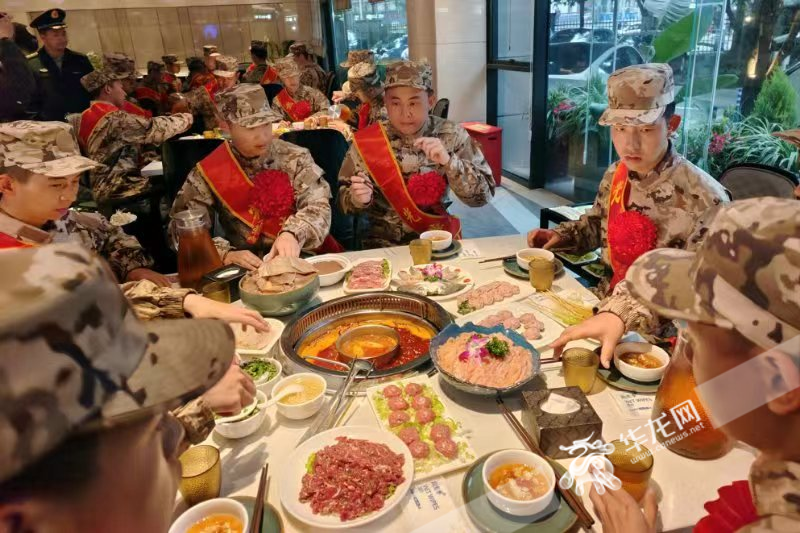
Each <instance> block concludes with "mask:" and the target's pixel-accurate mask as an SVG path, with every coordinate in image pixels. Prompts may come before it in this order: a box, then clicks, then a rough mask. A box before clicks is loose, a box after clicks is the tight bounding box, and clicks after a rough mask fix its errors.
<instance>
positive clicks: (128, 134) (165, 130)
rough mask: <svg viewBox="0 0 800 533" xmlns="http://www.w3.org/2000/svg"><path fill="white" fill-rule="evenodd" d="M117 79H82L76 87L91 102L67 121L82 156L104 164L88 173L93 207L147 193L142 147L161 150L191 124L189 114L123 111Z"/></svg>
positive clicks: (97, 75) (99, 74) (108, 74)
mask: <svg viewBox="0 0 800 533" xmlns="http://www.w3.org/2000/svg"><path fill="white" fill-rule="evenodd" d="M119 76H120V75H118V74H115V73H114V72H113V71H111V70H109V69H104V70H103V71H95V72H92V73H91V74H89V75H87V76H84V77H83V78H82V79H81V83H83V85H84V87H86V90H87V91H89V92H90V93H92V95H93V99H94V101H93V102H92V106H91V107H90V108H89V109H88V110H87V111H85V112H84V113H82V114H81V115H80V116H78V117H77V118H75V119H74V120H73V121H72V125H73V127H74V128H75V132H76V133H77V134H78V139H79V141H80V143H81V145H82V147H83V150H84V152H85V153H86V154H87V156H88V157H89V158H91V159H93V160H95V161H97V162H98V163H102V165H103V166H101V167H98V168H96V169H93V170H92V171H91V173H90V179H91V185H92V193H93V194H94V197H95V200H97V202H98V203H104V202H107V201H108V200H111V199H116V198H129V197H133V196H137V195H140V194H142V193H145V192H147V191H148V190H149V188H150V181H149V180H148V179H147V178H146V177H144V176H142V175H141V171H140V169H141V168H142V167H143V166H145V165H147V164H148V163H149V162H150V161H149V160H146V159H145V158H144V157H143V146H144V145H148V144H153V145H160V144H161V143H163V142H164V141H166V140H167V139H169V138H171V137H173V136H175V135H177V134H179V133H183V132H184V131H186V130H187V129H189V127H190V126H191V125H192V116H191V115H189V114H177V115H172V116H165V117H154V118H152V119H146V118H144V117H141V116H136V115H132V114H130V113H126V112H124V111H122V110H121V109H120V107H121V106H122V105H123V104H124V102H125V91H124V90H123V89H122V83H121V82H120V81H119ZM98 117H99V118H98ZM84 121H86V122H84ZM90 121H91V122H90Z"/></svg>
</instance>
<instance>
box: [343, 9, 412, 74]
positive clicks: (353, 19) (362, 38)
mask: <svg viewBox="0 0 800 533" xmlns="http://www.w3.org/2000/svg"><path fill="white" fill-rule="evenodd" d="M330 8H331V9H332V11H333V49H334V63H335V64H336V65H339V63H341V62H343V61H344V60H346V59H347V52H348V51H350V50H361V49H367V48H368V49H370V50H373V51H374V52H375V60H376V61H378V62H379V63H389V62H391V61H396V60H399V59H408V23H407V18H406V0H345V1H336V2H333V3H332V4H331V5H330ZM340 70H341V69H340ZM340 74H341V75H343V76H346V73H345V72H343V71H342V72H340Z"/></svg>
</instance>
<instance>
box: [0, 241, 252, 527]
mask: <svg viewBox="0 0 800 533" xmlns="http://www.w3.org/2000/svg"><path fill="white" fill-rule="evenodd" d="M0 271H2V272H3V276H2V279H0V309H2V310H3V312H0V354H2V357H0V397H2V398H3V409H2V412H0V427H2V428H3V431H0V514H2V516H5V517H8V516H13V517H14V518H13V519H12V521H14V522H15V523H16V524H18V525H19V526H20V527H21V528H24V529H26V530H29V531H64V530H70V531H79V530H84V529H86V524H87V520H88V521H89V522H91V524H92V525H91V528H90V529H96V530H97V531H123V530H132V531H166V530H167V528H168V527H169V525H170V522H171V521H172V507H173V500H174V495H175V491H176V489H177V486H178V482H179V480H180V466H179V463H178V456H179V455H180V454H181V452H182V451H183V450H185V448H186V445H185V436H186V435H187V432H186V428H184V426H183V425H182V424H181V421H182V420H180V418H181V417H182V415H181V413H180V412H179V413H178V415H179V418H176V417H175V416H173V415H171V414H170V413H169V412H168V410H169V409H171V408H172V407H174V406H175V405H179V404H181V403H183V402H186V401H189V400H191V399H193V398H196V397H197V396H198V395H200V394H202V395H203V396H202V398H205V399H208V398H210V397H213V395H214V394H215V393H218V392H220V386H221V385H222V382H221V381H220V379H221V378H222V379H223V381H224V379H226V378H227V374H228V373H230V372H231V369H233V370H235V371H238V372H241V371H240V370H239V369H238V368H237V367H235V366H233V367H232V365H231V363H232V361H233V358H234V348H235V342H234V336H233V334H232V332H231V330H230V328H229V326H227V325H226V324H224V323H221V322H219V321H217V320H169V321H164V320H161V321H151V322H148V323H142V322H140V321H139V320H137V319H136V317H135V315H134V314H133V312H132V310H131V309H130V306H129V303H128V302H127V300H126V299H125V298H124V297H123V295H122V293H121V292H120V290H119V288H118V286H117V285H116V284H115V283H114V280H113V279H111V274H110V271H109V270H108V269H107V267H106V266H105V264H104V262H103V261H102V260H101V259H99V258H97V257H96V256H93V254H91V253H90V252H88V251H87V250H84V249H82V248H81V247H80V246H78V245H75V244H58V245H49V246H43V247H36V248H21V249H17V250H12V251H7V252H5V253H2V254H0ZM189 361H191V364H189V363H188V362H189ZM223 376H225V378H223ZM250 386H251V387H252V382H251V383H250ZM252 392H253V393H254V392H255V388H254V387H253V388H252ZM249 397H250V398H252V394H250V395H249ZM202 401H204V400H202ZM209 417H210V411H209ZM211 420H212V423H213V418H212V419H211ZM184 421H185V420H184ZM191 429H192V428H191V427H190V428H189V430H191ZM195 437H196V436H195ZM100 508H102V509H104V512H100V513H98V512H97V509H100ZM87 517H90V518H87Z"/></svg>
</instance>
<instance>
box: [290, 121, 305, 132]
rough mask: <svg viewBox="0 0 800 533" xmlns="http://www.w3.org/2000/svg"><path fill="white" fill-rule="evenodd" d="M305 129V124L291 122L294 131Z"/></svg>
mask: <svg viewBox="0 0 800 533" xmlns="http://www.w3.org/2000/svg"><path fill="white" fill-rule="evenodd" d="M305 128H306V123H305V122H292V129H293V130H294V131H300V130H304V129H305Z"/></svg>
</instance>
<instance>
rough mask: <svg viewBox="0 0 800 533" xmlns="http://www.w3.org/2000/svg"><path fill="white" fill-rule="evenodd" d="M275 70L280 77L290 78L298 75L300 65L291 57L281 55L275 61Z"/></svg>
mask: <svg viewBox="0 0 800 533" xmlns="http://www.w3.org/2000/svg"><path fill="white" fill-rule="evenodd" d="M275 70H277V71H278V76H280V77H281V78H291V77H293V76H299V75H300V67H299V66H297V63H295V60H294V59H292V58H291V57H282V58H281V59H279V60H278V61H276V62H275Z"/></svg>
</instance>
